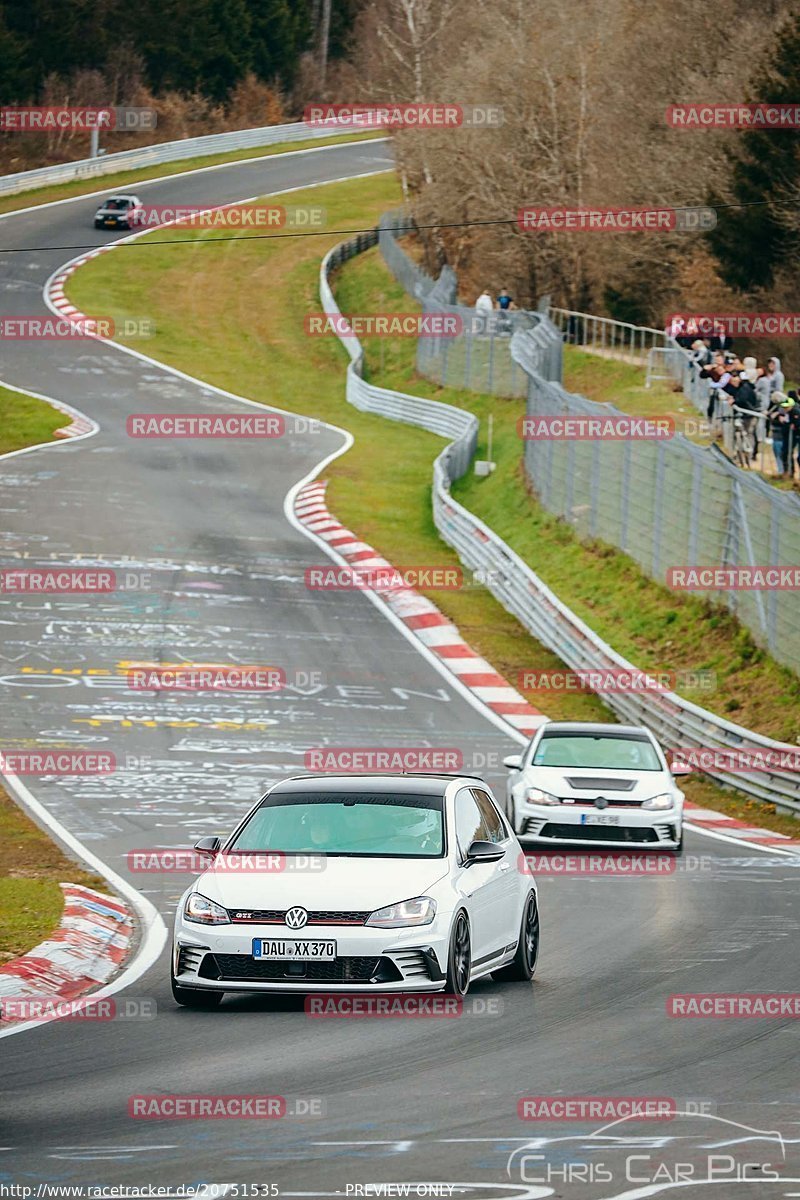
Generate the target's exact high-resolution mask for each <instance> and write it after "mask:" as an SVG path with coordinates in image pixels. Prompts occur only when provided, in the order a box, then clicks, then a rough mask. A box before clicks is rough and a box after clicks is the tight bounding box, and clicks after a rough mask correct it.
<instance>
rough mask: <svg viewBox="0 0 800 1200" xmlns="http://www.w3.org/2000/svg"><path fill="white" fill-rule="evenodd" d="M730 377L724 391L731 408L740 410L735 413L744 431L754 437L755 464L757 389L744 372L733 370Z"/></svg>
mask: <svg viewBox="0 0 800 1200" xmlns="http://www.w3.org/2000/svg"><path fill="white" fill-rule="evenodd" d="M730 376H731V377H730V379H729V380H728V382H727V384H726V385H725V387H724V388H723V389H722V390H723V391H725V392H727V393H728V395H729V396H730V401H729V403H730V405H731V407H732V408H733V409H734V410H738V411H734V414H733V415H734V418H735V417H740V418H741V421H742V429H743V430H744V432H745V433H750V434H751V435H752V438H753V453H752V455H751V461H752V462H755V460H756V457H757V456H758V418H757V416H756V413H757V411H758V402H757V400H756V389H755V387H754V386H753V384H752V383H751V382H750V380H749V379H748V378H747V376H746V374H745V373H744V371H737V370H733V371H731V373H730ZM747 414H752V415H747Z"/></svg>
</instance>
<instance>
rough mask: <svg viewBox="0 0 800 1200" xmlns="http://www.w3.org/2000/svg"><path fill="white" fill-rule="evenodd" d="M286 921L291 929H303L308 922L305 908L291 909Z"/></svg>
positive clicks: (288, 911)
mask: <svg viewBox="0 0 800 1200" xmlns="http://www.w3.org/2000/svg"><path fill="white" fill-rule="evenodd" d="M284 920H285V921H286V924H287V925H288V926H289V928H290V929H302V928H303V926H304V925H305V923H306V921H307V920H308V913H307V912H306V910H305V909H304V908H290V909H288V910H287V912H286V916H285V918H284Z"/></svg>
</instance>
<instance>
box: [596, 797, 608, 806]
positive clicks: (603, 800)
mask: <svg viewBox="0 0 800 1200" xmlns="http://www.w3.org/2000/svg"><path fill="white" fill-rule="evenodd" d="M594 806H595V808H608V801H607V800H606V798H605V796H598V797H597V799H596V800H595V802H594Z"/></svg>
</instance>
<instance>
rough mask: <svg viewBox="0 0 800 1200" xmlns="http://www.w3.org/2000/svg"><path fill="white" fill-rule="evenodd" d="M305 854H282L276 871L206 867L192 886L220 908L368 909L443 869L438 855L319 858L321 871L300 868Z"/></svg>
mask: <svg viewBox="0 0 800 1200" xmlns="http://www.w3.org/2000/svg"><path fill="white" fill-rule="evenodd" d="M230 857H231V858H233V857H234V856H230ZM307 857H308V856H303V855H301V856H293V855H287V856H286V859H285V865H284V869H283V870H280V871H258V870H253V871H249V872H247V873H242V874H240V873H238V872H237V873H236V874H234V873H232V872H231V871H230V869H225V870H216V871H215V870H213V869H210V870H208V871H205V872H204V873H203V874H202V875H201V876H199V878H198V879H197V880H196V882H195V885H194V889H193V890H195V891H198V892H202V894H203V895H204V896H207V897H208V899H209V900H216V901H217V902H218V903H219V904H222V905H224V907H225V908H281V909H283V908H291V907H292V906H293V905H295V904H297V905H301V906H302V907H303V908H308V909H334V910H337V909H341V910H342V911H344V910H347V909H356V910H359V911H362V910H363V911H366V910H367V909H369V910H370V911H373V910H374V909H376V908H383V907H384V905H386V904H394V903H396V902H397V901H399V900H410V899H412V898H413V897H414V896H422V895H424V894H425V893H426V892H427V891H428V890H429V889H430V888H432V887H433V885H434V884H435V883H437V882H438V880H440V879H442V878H443V877H444V876H445V875H446V874H447V871H448V864H447V860H446V859H443V858H434V859H421V858H405V859H403V858H327V859H324V858H323V859H319V860H317V862H318V863H319V864H321V866H322V869H321V870H319V869H317V870H309V869H308V867H306V869H304V870H303V869H301V868H302V866H303V862H304V860H305V861H307ZM295 863H296V864H297V869H294V868H293V864H295Z"/></svg>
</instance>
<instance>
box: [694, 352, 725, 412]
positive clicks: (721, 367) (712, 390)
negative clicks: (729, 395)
mask: <svg viewBox="0 0 800 1200" xmlns="http://www.w3.org/2000/svg"><path fill="white" fill-rule="evenodd" d="M730 377H731V376H730V372H729V371H728V368H727V365H726V363H725V356H724V354H723V353H722V351H721V350H718V351H717V352H716V354H715V355H714V360H713V362H712V363H711V365H710V366H705V367H702V368H701V370H700V378H701V379H707V380H708V408H707V410H706V416H707V417H708V419H709V421H713V420H714V417H715V416H717V415H718V406H717V401H718V399H719V395H720V392H721V391H722V389H723V388H725V387H727V385H728V383H729V381H730Z"/></svg>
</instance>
